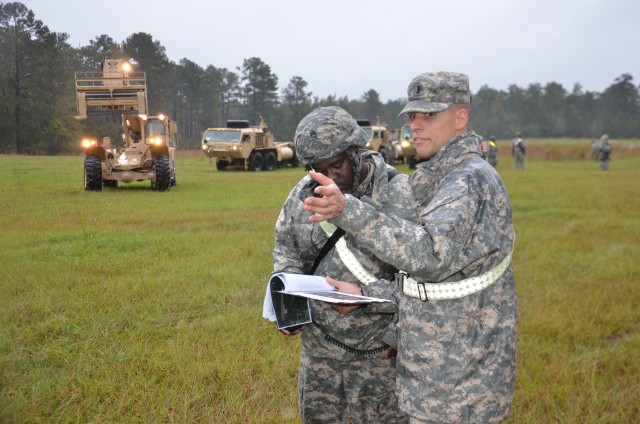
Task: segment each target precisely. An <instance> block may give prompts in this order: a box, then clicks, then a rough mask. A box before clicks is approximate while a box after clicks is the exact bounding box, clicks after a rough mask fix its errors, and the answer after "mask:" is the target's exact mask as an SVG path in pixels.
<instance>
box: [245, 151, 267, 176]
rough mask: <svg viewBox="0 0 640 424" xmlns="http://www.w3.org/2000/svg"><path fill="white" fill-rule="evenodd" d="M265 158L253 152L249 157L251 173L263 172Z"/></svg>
mask: <svg viewBox="0 0 640 424" xmlns="http://www.w3.org/2000/svg"><path fill="white" fill-rule="evenodd" d="M263 167H264V156H262V153H260V152H253V153H251V156H250V157H249V171H262V168H263Z"/></svg>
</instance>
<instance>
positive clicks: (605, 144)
mask: <svg viewBox="0 0 640 424" xmlns="http://www.w3.org/2000/svg"><path fill="white" fill-rule="evenodd" d="M612 150H613V147H612V146H611V143H610V142H609V136H608V135H607V134H603V135H602V137H601V138H600V146H599V147H598V161H599V162H600V168H601V169H602V170H603V171H607V170H608V169H609V161H610V160H611V151H612Z"/></svg>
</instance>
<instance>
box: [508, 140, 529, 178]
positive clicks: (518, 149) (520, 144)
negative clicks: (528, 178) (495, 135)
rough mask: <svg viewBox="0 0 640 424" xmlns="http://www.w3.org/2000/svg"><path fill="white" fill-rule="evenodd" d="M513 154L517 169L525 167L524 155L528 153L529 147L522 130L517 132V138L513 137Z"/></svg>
mask: <svg viewBox="0 0 640 424" xmlns="http://www.w3.org/2000/svg"><path fill="white" fill-rule="evenodd" d="M511 154H512V155H513V159H514V165H515V169H516V170H517V169H524V157H525V155H526V154H527V148H526V147H525V145H524V140H523V139H522V133H521V132H520V131H518V132H517V133H516V138H514V139H513V143H512V145H511Z"/></svg>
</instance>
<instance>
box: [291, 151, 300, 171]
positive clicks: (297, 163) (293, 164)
mask: <svg viewBox="0 0 640 424" xmlns="http://www.w3.org/2000/svg"><path fill="white" fill-rule="evenodd" d="M299 166H300V160H299V159H298V155H296V154H295V153H294V154H293V157H292V158H291V167H292V168H297V167H299Z"/></svg>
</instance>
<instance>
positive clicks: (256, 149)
mask: <svg viewBox="0 0 640 424" xmlns="http://www.w3.org/2000/svg"><path fill="white" fill-rule="evenodd" d="M202 151H203V152H204V154H205V155H206V156H207V157H208V158H209V160H210V161H211V160H213V159H214V158H215V160H216V167H217V169H218V171H224V170H230V169H241V170H248V171H263V170H264V171H273V170H274V169H276V168H277V167H278V166H286V165H287V164H290V165H291V166H292V167H294V168H295V167H297V166H298V158H297V157H296V151H295V146H294V143H293V141H280V142H278V141H275V139H274V137H273V134H271V133H270V132H269V131H267V125H266V124H265V122H264V120H263V119H262V117H260V124H259V125H258V126H257V127H252V126H251V125H250V124H249V121H246V120H229V121H227V126H226V127H221V128H207V130H206V131H205V132H204V133H203V134H202Z"/></svg>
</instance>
